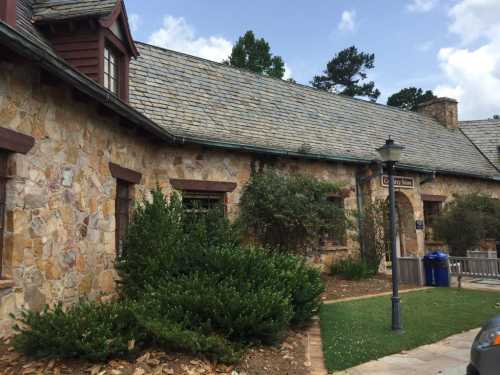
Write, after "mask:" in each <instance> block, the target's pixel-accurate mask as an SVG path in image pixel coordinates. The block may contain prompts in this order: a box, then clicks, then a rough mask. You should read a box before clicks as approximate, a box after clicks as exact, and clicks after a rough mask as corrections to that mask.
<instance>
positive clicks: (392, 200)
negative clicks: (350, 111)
mask: <svg viewBox="0 0 500 375" xmlns="http://www.w3.org/2000/svg"><path fill="white" fill-rule="evenodd" d="M403 149H404V147H402V146H399V145H397V144H395V143H394V140H392V139H390V137H389V139H388V140H387V141H386V142H385V145H384V146H382V147H380V148H378V149H377V151H378V153H379V154H380V157H381V158H382V161H383V162H384V163H385V165H386V168H387V172H388V174H389V235H390V239H391V259H392V330H393V331H399V332H400V331H402V324H401V299H400V298H399V264H398V254H397V246H396V194H395V191H394V170H395V165H396V163H397V162H398V161H399V160H400V158H401V152H402V151H403Z"/></svg>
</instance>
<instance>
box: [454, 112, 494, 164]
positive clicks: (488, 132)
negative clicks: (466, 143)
mask: <svg viewBox="0 0 500 375" xmlns="http://www.w3.org/2000/svg"><path fill="white" fill-rule="evenodd" d="M460 128H461V129H462V131H463V132H464V134H465V135H466V136H467V137H468V138H469V139H470V140H471V141H472V142H473V143H474V144H475V145H476V146H477V147H478V148H479V149H480V150H481V152H482V153H483V154H484V155H485V156H486V157H487V158H488V159H489V160H490V161H491V162H492V163H493V164H495V165H496V167H497V168H499V169H500V159H499V151H498V147H500V120H477V121H462V122H460Z"/></svg>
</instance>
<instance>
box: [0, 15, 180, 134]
mask: <svg viewBox="0 0 500 375" xmlns="http://www.w3.org/2000/svg"><path fill="white" fill-rule="evenodd" d="M0 43H1V44H3V45H5V46H6V47H8V48H9V49H11V50H12V51H14V52H16V53H17V54H19V55H20V56H23V57H25V58H27V59H29V60H33V61H35V62H36V63H37V64H38V65H39V66H40V67H42V68H43V69H45V70H46V71H47V72H49V73H51V74H53V75H54V76H55V77H57V78H59V79H61V80H62V81H63V82H66V83H68V84H70V85H71V86H73V87H74V88H75V89H77V90H78V91H80V92H81V93H83V94H85V95H88V96H90V97H91V98H93V99H95V100H96V101H97V102H99V103H100V104H102V105H103V106H104V107H106V108H108V109H110V110H111V111H113V112H114V113H116V114H119V115H120V116H122V117H125V118H127V120H129V121H130V122H132V123H133V124H134V125H136V126H138V127H140V128H142V129H144V130H146V131H148V132H149V133H152V134H154V135H155V136H157V137H159V138H160V139H161V140H163V141H167V142H170V143H173V142H175V136H174V135H173V134H171V133H170V132H168V131H167V130H166V129H164V128H162V127H161V126H159V125H157V124H156V123H155V122H153V121H151V120H150V119H149V118H147V117H146V116H144V115H143V114H142V113H140V112H139V111H137V110H136V109H134V108H132V107H131V106H130V105H128V104H127V103H125V102H123V101H122V100H120V99H119V98H118V97H116V96H115V95H113V94H111V93H110V92H109V91H107V90H106V89H105V88H104V87H102V86H100V85H99V84H98V83H97V82H95V81H93V80H91V79H90V78H88V77H86V76H85V75H83V74H82V73H79V72H78V71H76V70H75V69H73V68H72V67H71V66H70V65H68V63H66V62H65V61H64V60H62V59H61V58H58V57H56V56H54V55H52V54H51V53H49V52H48V51H46V50H45V49H43V48H42V47H40V46H38V45H36V44H35V43H33V42H32V41H31V40H29V39H28V38H26V36H24V35H22V34H21V33H19V32H18V31H16V30H15V29H13V28H12V27H10V26H9V25H7V24H6V23H5V22H3V21H0Z"/></svg>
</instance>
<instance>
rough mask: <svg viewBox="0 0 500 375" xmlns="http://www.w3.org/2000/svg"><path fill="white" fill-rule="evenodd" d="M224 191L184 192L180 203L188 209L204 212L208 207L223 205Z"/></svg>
mask: <svg viewBox="0 0 500 375" xmlns="http://www.w3.org/2000/svg"><path fill="white" fill-rule="evenodd" d="M224 197H225V194H224V193H209V192H195V191H189V192H184V193H183V196H182V205H183V206H184V208H185V209H186V210H188V211H192V212H206V211H208V210H210V209H214V208H217V207H223V206H224Z"/></svg>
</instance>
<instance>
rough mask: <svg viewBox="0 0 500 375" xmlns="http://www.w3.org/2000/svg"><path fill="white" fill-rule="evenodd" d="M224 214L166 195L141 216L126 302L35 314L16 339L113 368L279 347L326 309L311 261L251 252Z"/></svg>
mask: <svg viewBox="0 0 500 375" xmlns="http://www.w3.org/2000/svg"><path fill="white" fill-rule="evenodd" d="M237 233H238V232H237V231H236V230H235V228H234V226H232V225H231V224H230V223H229V222H228V221H227V219H226V218H225V217H224V215H221V211H220V210H218V209H215V210H209V211H201V210H191V211H186V210H184V209H183V208H182V202H181V200H180V199H179V197H178V196H176V195H174V196H173V197H172V199H171V200H170V201H168V200H167V199H166V198H165V197H164V195H163V193H162V192H161V191H160V190H159V189H157V190H155V191H153V192H152V199H151V200H150V201H149V200H144V201H143V202H141V204H139V205H138V206H137V209H136V211H135V213H134V215H133V220H132V223H131V225H130V230H129V232H128V236H127V239H126V240H125V243H124V253H123V256H122V257H121V258H120V259H119V262H118V265H117V269H118V272H119V275H120V276H121V277H120V288H119V289H120V300H119V301H117V302H111V303H88V302H83V303H80V304H77V305H75V306H73V307H71V308H69V309H68V310H64V309H63V308H62V307H61V306H57V307H56V308H54V309H52V310H51V309H46V310H45V311H43V312H42V313H34V312H25V313H24V314H23V316H22V317H21V319H20V326H19V327H18V329H17V330H18V335H17V336H16V338H15V339H14V343H15V346H16V348H17V349H18V350H20V351H22V352H24V353H26V354H28V355H32V356H36V357H56V358H68V357H76V358H84V359H89V360H105V359H107V358H109V357H114V356H123V355H126V354H127V353H128V350H129V349H130V343H131V342H133V343H135V346H136V347H138V348H139V347H142V346H143V345H156V346H158V347H162V348H165V349H167V350H181V351H186V352H189V353H193V354H196V355H204V356H205V357H207V358H209V359H211V360H215V361H222V362H228V363H232V362H235V361H237V360H238V358H239V357H240V355H241V353H242V351H243V350H244V348H245V347H247V346H248V345H252V344H256V343H259V344H261V343H263V344H270V343H274V342H276V341H278V340H279V339H280V338H281V337H282V336H283V335H284V333H285V332H286V330H287V329H288V328H289V327H290V326H291V325H301V324H304V323H306V322H307V321H308V320H309V319H310V318H311V317H312V315H313V314H315V313H316V312H317V310H318V308H319V305H320V295H321V293H322V292H323V283H322V280H321V277H320V273H319V271H318V270H317V269H315V268H313V267H311V266H309V265H308V264H307V263H306V262H305V260H304V259H303V258H301V257H295V256H292V255H288V254H285V253H280V252H276V251H270V250H266V249H263V248H254V247H248V246H244V245H242V244H241V243H240V242H239V241H238V238H237Z"/></svg>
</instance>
